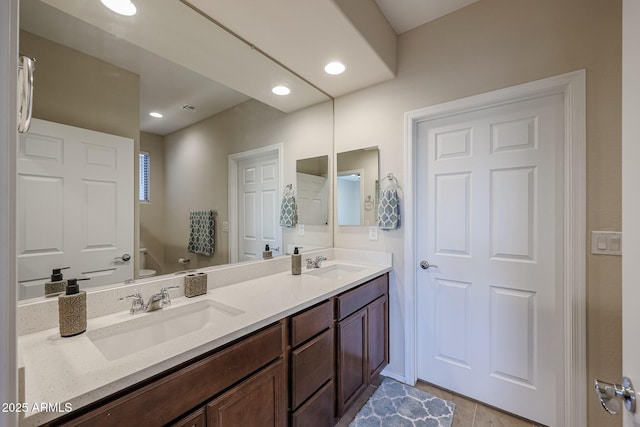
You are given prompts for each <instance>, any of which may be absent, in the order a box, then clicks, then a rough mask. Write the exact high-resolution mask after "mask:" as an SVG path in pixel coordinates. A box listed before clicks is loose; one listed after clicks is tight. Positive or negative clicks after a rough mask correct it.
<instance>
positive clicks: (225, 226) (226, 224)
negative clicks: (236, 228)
mask: <svg viewBox="0 0 640 427" xmlns="http://www.w3.org/2000/svg"><path fill="white" fill-rule="evenodd" d="M222 231H227V232H228V231H229V221H222Z"/></svg>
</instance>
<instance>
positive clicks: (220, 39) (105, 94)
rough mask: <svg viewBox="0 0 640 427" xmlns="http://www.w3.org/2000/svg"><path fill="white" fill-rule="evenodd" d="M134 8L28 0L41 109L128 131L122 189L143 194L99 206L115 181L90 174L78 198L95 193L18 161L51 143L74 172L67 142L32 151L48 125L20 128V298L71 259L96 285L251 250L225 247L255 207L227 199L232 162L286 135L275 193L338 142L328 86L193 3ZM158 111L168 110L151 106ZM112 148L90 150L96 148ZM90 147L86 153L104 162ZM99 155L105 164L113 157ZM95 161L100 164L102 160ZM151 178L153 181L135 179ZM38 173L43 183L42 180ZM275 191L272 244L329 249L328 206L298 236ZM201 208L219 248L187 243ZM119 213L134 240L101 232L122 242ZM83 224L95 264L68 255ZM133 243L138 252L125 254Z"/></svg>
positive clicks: (111, 131) (37, 110) (29, 51)
mask: <svg viewBox="0 0 640 427" xmlns="http://www.w3.org/2000/svg"><path fill="white" fill-rule="evenodd" d="M136 6H137V7H138V15H136V16H134V17H124V16H119V15H115V14H113V13H112V12H111V11H108V10H106V9H105V8H104V7H103V6H102V4H101V2H99V1H91V2H88V1H85V0H21V2H20V53H21V54H22V55H27V56H30V57H33V58H35V60H36V71H35V84H34V87H35V89H34V105H33V116H34V118H35V119H37V120H39V121H42V122H44V123H45V127H46V124H47V123H49V122H52V123H56V124H62V125H64V126H68V127H70V128H72V129H81V130H86V131H90V132H98V133H100V134H107V135H115V136H117V137H124V138H126V140H127V141H129V144H130V147H128V148H129V149H130V150H131V151H130V152H131V155H132V156H133V160H132V165H133V166H132V167H131V173H130V175H131V177H130V180H129V183H128V184H126V186H127V188H129V193H130V197H129V198H130V199H134V200H133V203H132V204H131V209H129V210H128V211H127V212H128V213H127V217H126V218H125V219H123V218H121V217H116V216H115V214H114V215H111V214H110V213H109V212H110V211H109V210H108V209H102V210H101V209H99V207H100V206H101V203H102V202H104V200H106V199H108V198H109V197H111V195H112V194H111V192H110V190H109V188H108V185H106V184H104V183H105V182H106V180H105V179H103V178H102V175H99V174H96V175H91V173H90V172H87V173H85V172H83V173H84V174H85V175H84V176H82V177H80V178H79V179H80V180H81V182H82V183H83V184H82V185H84V187H79V188H85V189H86V188H93V189H98V190H99V191H97V192H95V193H91V191H89V193H90V194H92V195H93V196H91V197H93V198H94V200H93V202H92V203H93V204H90V206H89V207H87V206H85V205H83V204H82V203H87V202H86V200H84V199H83V197H84V198H85V199H86V198H87V197H85V196H86V194H88V193H87V191H88V190H87V191H85V193H82V191H84V190H79V191H78V192H77V193H74V192H73V191H71V190H70V189H68V188H62V187H60V188H62V189H61V190H60V189H59V188H58V187H57V186H58V185H59V183H58V181H62V179H59V177H58V176H56V175H55V173H53V172H51V173H49V175H47V174H45V173H42V174H41V172H42V168H40V170H38V168H37V167H36V168H35V169H34V168H31V169H22V170H21V167H22V166H23V165H25V164H27V163H29V162H30V161H31V160H33V159H35V158H36V157H38V156H39V160H42V159H43V156H44V157H46V156H48V155H49V154H51V155H52V158H55V157H56V156H58V154H60V159H64V162H65V163H64V168H65V169H69V170H76V169H79V167H77V166H76V165H74V164H71V163H68V162H69V160H68V159H66V158H64V153H63V151H64V150H62V149H61V150H62V151H56V150H58V148H56V147H57V146H56V142H55V141H56V138H52V137H46V136H45V137H43V138H40V139H41V141H44V142H43V143H41V144H40V145H39V146H37V147H39V148H38V150H40V151H38V153H42V154H43V155H40V154H38V153H36V154H37V155H33V154H34V153H35V152H34V151H32V150H31V149H32V147H35V146H36V145H34V144H33V140H34V139H33V138H31V136H33V135H34V134H37V133H38V132H40V133H43V132H44V131H42V127H39V126H40V125H36V127H35V129H36V130H35V131H34V133H33V134H31V135H30V134H25V135H26V136H23V137H21V139H20V144H21V148H20V149H19V152H20V153H19V160H18V173H19V175H20V174H22V175H21V176H19V177H18V194H19V196H18V204H19V207H18V220H17V222H18V230H19V231H18V234H19V237H18V241H19V244H18V247H19V251H18V264H19V266H18V280H19V283H18V287H19V292H18V293H19V296H20V298H21V299H25V298H31V297H38V296H41V295H43V292H44V291H43V288H44V286H43V283H44V282H46V281H48V280H49V275H50V274H51V270H52V269H53V268H56V267H71V268H70V269H68V270H66V271H65V278H69V277H78V276H86V277H90V278H91V280H90V281H88V282H84V283H83V287H86V288H88V287H92V286H105V285H110V284H113V283H120V282H122V281H123V280H127V279H139V278H141V277H147V276H151V275H156V276H157V275H161V274H174V273H176V272H181V271H185V270H191V269H195V268H202V267H207V266H212V265H220V264H225V263H228V262H230V260H231V259H239V260H247V259H252V257H251V256H247V257H245V258H242V257H240V258H238V257H237V256H236V257H234V256H231V254H230V253H229V251H230V247H231V246H233V245H230V244H229V242H230V240H232V239H231V237H230V233H231V232H236V233H239V232H240V231H239V230H240V229H241V228H242V227H239V226H238V225H239V224H238V223H239V222H241V221H242V220H243V219H244V218H246V216H245V217H240V215H241V213H243V212H244V210H243V209H242V208H241V207H240V208H236V209H230V207H229V200H231V199H233V197H230V195H229V188H237V186H236V187H233V186H230V182H229V179H230V178H229V163H230V161H231V160H230V159H231V158H232V157H233V156H236V157H234V158H240V157H242V153H251V152H255V151H256V150H258V151H259V150H263V149H265V147H273V146H276V145H277V146H279V147H280V148H279V151H278V154H277V158H278V164H277V166H275V169H272V170H270V171H269V173H270V174H272V175H273V177H275V178H277V181H276V182H275V184H274V185H275V187H274V189H275V190H276V191H275V194H277V195H278V196H277V198H278V199H279V195H280V194H281V193H282V189H283V187H284V185H285V184H287V183H295V182H296V181H297V168H298V163H297V160H299V159H310V158H321V157H328V156H330V155H332V153H333V131H332V129H333V106H332V102H333V101H332V100H331V99H330V98H329V97H328V96H326V95H325V94H323V93H322V92H320V91H318V90H317V89H315V88H314V87H312V86H311V85H308V84H307V83H306V82H304V81H302V80H300V79H299V78H298V77H297V76H296V75H295V74H294V73H292V72H290V71H288V70H285V69H283V68H282V67H281V66H280V65H278V64H276V63H274V62H273V61H271V60H270V59H269V58H267V57H265V56H264V55H262V54H261V53H260V52H257V51H255V50H253V49H251V48H250V46H249V45H248V44H247V42H245V41H242V40H239V39H237V38H236V37H234V36H233V35H231V34H230V33H228V32H227V31H226V30H224V29H222V28H220V27H218V26H217V25H216V24H215V23H214V22H212V20H211V19H208V18H207V17H205V16H202V15H201V14H199V13H198V12H197V11H195V10H194V9H192V8H191V7H189V5H188V1H186V0H185V1H183V2H179V1H169V0H162V1H158V0H138V1H136ZM256 64H257V65H256ZM275 84H285V85H286V86H288V87H290V88H291V94H290V95H289V96H278V95H274V94H273V93H272V92H271V88H272V86H273V85H275ZM151 112H159V113H162V114H163V115H164V117H163V118H154V117H151V116H150V115H149V113H151ZM41 136H42V135H41ZM30 150H31V151H30ZM109 150H111V148H106V149H102V148H100V149H97V150H93V151H92V153H94V154H95V153H98V154H99V155H97V156H98V157H100V155H102V154H105V153H108V152H109ZM267 151H268V150H267ZM61 153H62V154H61ZM100 153H101V154H100ZM94 154H90V155H85V157H87V156H89V157H91V158H92V159H93V160H96V159H98V157H95V156H94ZM20 156H23V157H20ZM29 156H31V157H30V158H28V157H29ZM81 157H82V156H81ZM104 157H105V158H106V159H107V160H105V162H106V163H109V161H110V160H109V155H105V156H104ZM249 157H250V156H249ZM113 158H115V157H113ZM47 161H48V159H45V160H43V164H45V163H46V162H47ZM145 162H146V163H145ZM94 163H95V162H94ZM97 163H100V164H101V165H103V166H104V164H103V163H102V157H100V159H98V160H97ZM106 163H105V164H106ZM116 163H117V162H116ZM31 164H32V165H34V164H36V162H31ZM305 164H306V163H305V162H302V163H301V165H305ZM301 167H302V166H301ZM324 167H325V171H324V176H325V179H326V177H327V176H330V174H329V172H328V169H327V167H328V165H327V162H324ZM45 169H46V168H45ZM314 173H316V172H314ZM318 173H320V172H318ZM45 175H46V176H45ZM269 176H271V175H269ZM318 176H320V175H318ZM24 177H27V178H24ZM34 177H35V178H34ZM31 178H34V179H31ZM242 178H243V177H241V176H236V177H232V178H231V179H238V181H240V180H241V179H242ZM65 179H66V178H65ZM145 179H148V186H147V187H145V186H144V185H142V186H141V185H140V184H141V183H143V184H144V180H145ZM43 182H45V183H46V184H47V185H40V184H41V183H43ZM87 182H90V183H91V185H88V184H86V183H87ZM60 185H62V184H60ZM45 188H49V189H54V190H55V191H53V192H52V191H46V190H44V189H45ZM57 191H59V193H58V192H57ZM100 191H101V192H100ZM63 194H64V195H65V197H66V196H69V197H67V198H65V199H64V200H65V201H64V202H61V201H59V200H62V199H60V198H57V195H63ZM83 194H84V196H83ZM99 194H103V195H105V197H102V198H101V197H98V196H97V195H99ZM41 196H42V197H41ZM236 196H237V197H236V199H237V198H238V197H241V194H238V195H236ZM89 198H90V197H89ZM141 199H142V200H141ZM83 200H84V201H83ZM327 200H329V201H330V198H329V197H327ZM98 202H99V203H98ZM277 202H279V200H276V206H273V212H270V213H268V215H271V216H270V217H269V221H270V222H272V223H273V224H271V223H270V225H269V227H267V228H268V230H267V229H265V230H264V233H263V234H269V233H270V236H271V234H272V235H273V236H271V237H273V239H279V240H274V242H276V241H277V243H276V244H274V245H273V246H274V247H276V248H278V249H280V253H278V252H274V256H278V255H282V254H284V253H285V252H286V249H287V247H289V246H291V245H293V244H296V245H297V244H303V243H304V244H305V245H308V246H309V247H312V246H316V247H326V246H332V244H333V241H332V232H331V227H332V224H331V222H332V220H331V218H330V217H329V216H328V215H327V216H322V218H313V219H310V220H309V222H308V224H309V226H310V227H311V229H310V230H309V232H308V233H306V234H305V235H304V236H302V235H300V233H296V232H295V231H294V230H287V229H284V228H282V227H280V226H279V224H277V223H276V222H277V221H278V213H277V211H278V209H279V206H277ZM105 203H106V202H105ZM105 206H106V205H105ZM64 209H69V210H70V211H69V212H71V211H74V210H75V211H83V210H84V211H87V210H88V211H91V210H93V211H94V213H95V214H96V216H95V218H98V219H97V220H96V219H95V218H94V219H93V220H92V221H93V222H91V221H88V224H87V221H84V223H83V221H79V222H78V223H75V224H69V223H68V222H69V216H68V215H65V211H64ZM326 210H327V212H329V211H330V210H329V208H327V209H326ZM84 211H83V212H84ZM107 211H109V212H107ZM105 212H106V213H105ZM192 212H196V213H198V212H205V213H206V212H212V214H213V215H214V223H215V225H214V227H213V229H212V232H213V236H214V240H213V242H214V249H213V251H212V252H211V253H210V254H208V253H205V254H203V253H200V252H193V251H191V250H189V249H188V246H189V242H190V234H191V233H192V231H193V228H192V225H193V223H192V218H191V213H192ZM231 212H233V213H231ZM65 217H66V218H67V223H66V225H65V227H66V228H64V232H62V233H58V234H55V233H49V231H48V227H53V226H57V225H59V224H62V223H63V222H64V221H65V220H64V218H65ZM86 217H87V215H85V216H84V217H83V216H80V218H86ZM316 220H317V221H316ZM124 222H127V223H129V225H127V227H129V228H127V229H131V230H132V231H131V233H127V234H129V235H130V239H125V240H129V243H127V244H128V245H129V246H128V247H126V248H124V249H120V248H116V249H114V248H112V247H110V245H111V243H101V242H111V240H112V239H115V237H113V236H115V235H116V234H117V233H118V227H119V224H123V223H124ZM316 222H319V223H320V222H321V223H322V224H317V225H314V224H315V223H316ZM58 223H59V224H58ZM245 225H247V224H245ZM248 226H249V227H250V226H251V224H249V225H248ZM83 227H84V230H85V231H84V233H85V234H84V235H81V236H79V237H78V239H80V240H82V242H83V245H84V246H83V248H81V250H82V251H84V252H85V253H91V255H92V256H94V257H98V256H100V257H102V258H101V262H103V264H104V267H102V268H100V267H95V266H94V267H91V268H89V269H88V268H87V267H86V266H83V265H80V264H81V260H80V259H79V258H72V259H71V260H69V259H66V260H65V258H62V255H63V254H64V253H65V252H66V251H67V249H68V247H65V244H66V243H65V241H64V238H65V237H66V236H70V235H72V234H73V233H74V232H75V231H78V233H80V234H82V232H83V231H82V230H81V229H82V228H83ZM123 227H124V226H123ZM76 229H77V230H76ZM123 229H124V228H123ZM87 230H89V231H87ZM245 230H246V228H245ZM87 235H90V238H87ZM271 237H269V238H271ZM92 239H93V240H94V241H95V242H96V243H95V244H94V245H93V246H91V244H90V243H91V240H92ZM110 239H111V240H110ZM235 239H241V236H235ZM87 242H89V243H87ZM301 242H302V243H301ZM235 250H238V249H237V248H236V249H235ZM261 253H262V248H260V252H259V254H261ZM125 254H128V255H130V257H131V258H130V259H127V258H128V257H127V256H125V257H124V258H125V259H123V255H125ZM83 256H84V255H83ZM123 266H124V267H127V268H128V270H127V271H128V273H127V275H126V277H124V278H116V276H115V275H114V274H113V271H115V270H117V269H118V268H120V267H123Z"/></svg>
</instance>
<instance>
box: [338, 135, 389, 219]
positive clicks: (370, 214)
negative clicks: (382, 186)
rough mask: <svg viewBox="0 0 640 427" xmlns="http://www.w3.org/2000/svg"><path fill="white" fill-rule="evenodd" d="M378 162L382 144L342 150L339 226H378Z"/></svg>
mask: <svg viewBox="0 0 640 427" xmlns="http://www.w3.org/2000/svg"><path fill="white" fill-rule="evenodd" d="M378 165H379V159H378V147H370V148H363V149H360V150H353V151H347V152H343V153H338V161H337V166H336V172H337V176H336V199H337V200H336V206H337V216H338V225H375V223H376V200H377V194H378V192H377V188H378V180H379V170H378V169H379V166H378Z"/></svg>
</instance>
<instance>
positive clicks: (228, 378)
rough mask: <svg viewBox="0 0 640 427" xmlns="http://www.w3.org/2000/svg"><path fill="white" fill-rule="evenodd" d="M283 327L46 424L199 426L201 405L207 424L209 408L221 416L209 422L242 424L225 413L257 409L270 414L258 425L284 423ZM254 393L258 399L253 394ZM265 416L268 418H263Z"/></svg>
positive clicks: (274, 426) (279, 325) (278, 426)
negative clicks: (269, 422) (265, 421)
mask: <svg viewBox="0 0 640 427" xmlns="http://www.w3.org/2000/svg"><path fill="white" fill-rule="evenodd" d="M285 329H286V327H285V325H284V322H279V323H276V324H274V325H272V326H270V327H267V328H265V329H263V330H261V331H259V332H256V333H254V334H252V335H250V336H248V337H246V338H243V339H241V340H239V341H237V342H235V343H233V344H231V345H229V346H227V347H226V348H224V349H222V350H220V351H216V352H213V353H212V354H210V355H207V356H205V357H203V358H200V359H199V360H197V361H194V362H189V363H187V364H185V365H184V366H182V367H180V368H178V369H175V370H172V371H167V372H166V373H162V374H160V375H157V376H155V377H154V378H151V379H150V380H148V381H145V382H144V383H141V384H140V385H139V386H134V387H132V388H135V389H134V390H124V391H122V392H120V393H118V394H117V395H114V396H112V397H111V398H109V400H108V401H107V402H102V403H101V402H97V403H95V404H94V405H92V407H90V408H87V409H85V410H80V411H78V413H71V414H69V416H68V417H67V416H65V417H63V418H59V419H58V420H54V421H53V422H52V423H50V425H62V426H86V427H100V426H105V427H112V426H118V427H121V426H140V425H145V426H163V425H175V426H183V425H189V426H190V425H198V426H200V425H203V424H202V423H203V418H202V416H201V415H200V413H199V410H200V409H201V407H204V406H205V405H206V408H205V410H204V412H205V415H206V418H207V425H210V424H209V421H210V420H211V419H212V417H210V415H211V412H212V411H213V412H217V413H220V414H221V415H220V416H219V417H217V418H216V417H215V416H214V417H213V418H216V419H221V420H224V422H221V423H220V422H218V423H217V424H213V425H217V426H220V427H226V426H238V425H244V426H246V425H248V424H237V423H234V422H233V420H232V419H231V417H230V416H228V415H229V414H232V413H234V412H238V413H241V412H243V411H244V412H246V413H258V412H259V414H260V416H263V415H264V414H265V413H266V412H270V413H271V416H270V417H265V418H261V419H260V424H259V425H261V426H269V427H271V426H272V427H284V426H286V410H287V406H286V398H284V397H283V396H285V393H286V378H285V372H284V369H283V367H282V365H283V362H282V359H283V356H284V348H285V339H286V338H285V333H284V330H285ZM265 384H266V385H265ZM256 389H257V390H256ZM217 396H219V397H217ZM257 396H259V398H260V399H261V400H260V401H257V400H254V399H255V398H256V397H257ZM212 399H214V400H212ZM219 399H223V400H224V402H223V403H221V404H220V405H218V406H216V405H215V404H216V403H220V402H221V401H219ZM225 399H226V400H225ZM208 402H210V403H209V404H207V403H208ZM209 405H213V406H211V407H210V406H209ZM224 405H226V406H224ZM256 408H257V409H256ZM194 411H195V412H194ZM185 414H186V415H185ZM78 415H79V416H78ZM192 417H193V418H192ZM267 419H268V420H271V421H273V423H272V424H267V423H264V422H263V421H264V420H267ZM189 420H192V421H191V424H189Z"/></svg>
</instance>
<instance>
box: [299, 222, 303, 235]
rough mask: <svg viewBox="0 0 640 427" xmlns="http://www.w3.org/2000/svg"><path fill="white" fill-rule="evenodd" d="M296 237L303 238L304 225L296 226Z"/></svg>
mask: <svg viewBox="0 0 640 427" xmlns="http://www.w3.org/2000/svg"><path fill="white" fill-rule="evenodd" d="M298 236H304V224H298Z"/></svg>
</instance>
